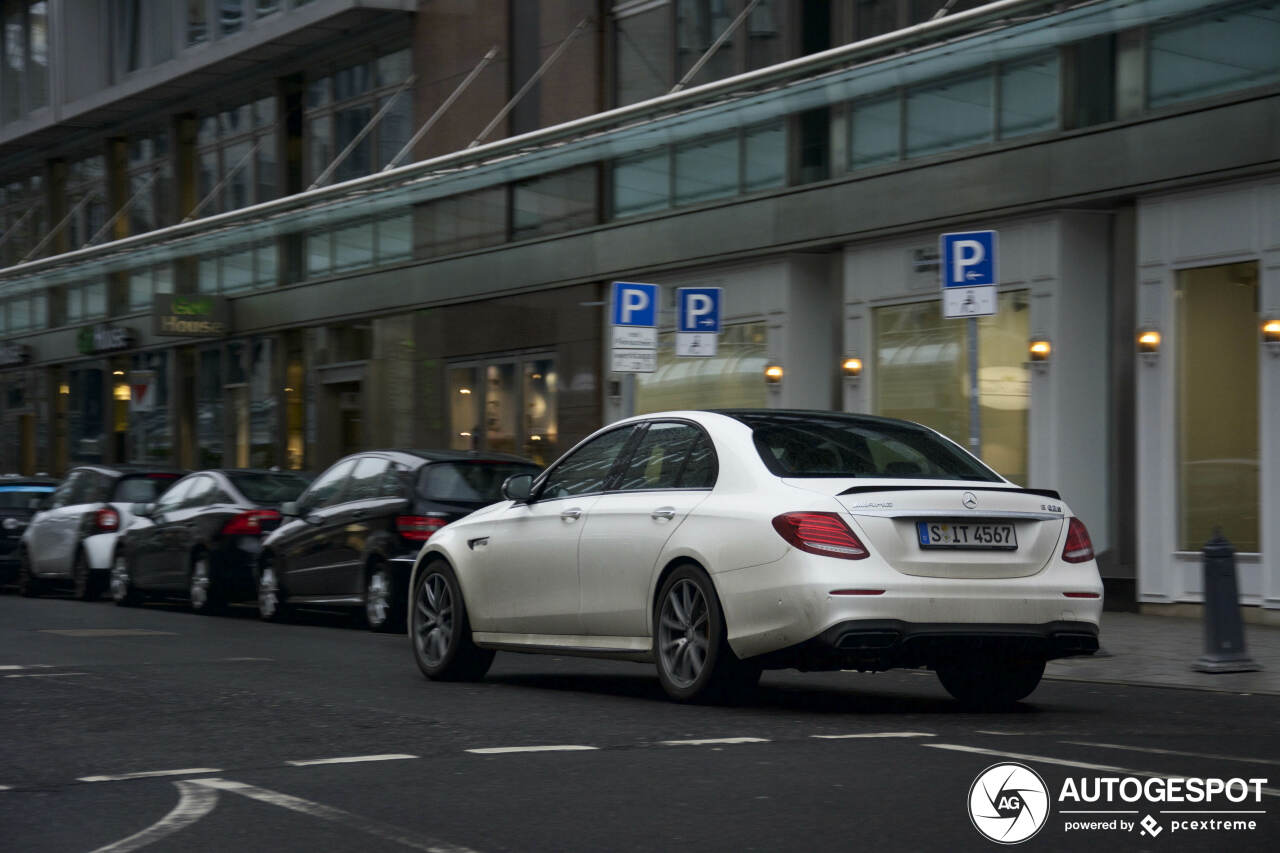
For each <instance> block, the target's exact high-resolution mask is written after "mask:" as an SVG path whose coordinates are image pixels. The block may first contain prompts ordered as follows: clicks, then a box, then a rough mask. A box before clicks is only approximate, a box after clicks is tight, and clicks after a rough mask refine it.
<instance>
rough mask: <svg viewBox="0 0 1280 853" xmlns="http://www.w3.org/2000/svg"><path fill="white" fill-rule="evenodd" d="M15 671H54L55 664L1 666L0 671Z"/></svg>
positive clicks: (8, 664)
mask: <svg viewBox="0 0 1280 853" xmlns="http://www.w3.org/2000/svg"><path fill="white" fill-rule="evenodd" d="M13 669H53V664H51V663H26V664H17V663H6V664H0V670H6V671H7V670H13Z"/></svg>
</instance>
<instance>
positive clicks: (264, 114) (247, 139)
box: [196, 98, 279, 216]
mask: <svg viewBox="0 0 1280 853" xmlns="http://www.w3.org/2000/svg"><path fill="white" fill-rule="evenodd" d="M277 124H278V122H277V120H276V102H275V99H274V98H261V99H259V100H256V101H252V102H250V103H245V104H241V105H239V106H237V107H233V108H232V109H229V110H223V111H222V112H220V113H218V114H217V115H216V116H213V115H211V116H206V117H204V118H202V119H201V120H200V125H199V129H198V131H197V135H196V145H197V148H198V151H197V155H196V157H197V171H198V184H199V188H200V200H201V201H204V200H205V199H206V198H209V196H210V194H212V193H213V191H214V188H215V187H217V186H218V183H219V181H221V182H222V188H221V189H220V190H219V191H218V192H217V194H216V195H215V196H214V197H213V198H210V199H209V201H207V202H205V205H204V207H203V208H201V210H200V214H201V215H202V216H211V215H213V214H215V213H221V212H223V211H227V210H238V209H240V208H242V207H248V206H250V205H253V204H260V203H261V202H264V201H270V200H271V199H273V198H275V197H276V196H277V195H278V186H279V181H278V176H277V169H278V167H277V159H276V141H277V140H276V134H277Z"/></svg>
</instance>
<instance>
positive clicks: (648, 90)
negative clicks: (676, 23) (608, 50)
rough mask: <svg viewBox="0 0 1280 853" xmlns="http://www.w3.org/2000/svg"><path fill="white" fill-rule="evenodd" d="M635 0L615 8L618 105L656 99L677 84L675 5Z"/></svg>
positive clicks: (614, 30)
mask: <svg viewBox="0 0 1280 853" xmlns="http://www.w3.org/2000/svg"><path fill="white" fill-rule="evenodd" d="M636 6H637V4H635V3H631V4H629V6H626V7H623V6H622V5H621V4H619V8H617V9H615V11H614V29H613V32H614V55H615V57H616V60H615V61H616V63H617V67H616V74H617V81H618V82H617V100H618V106H626V105H627V104H634V103H636V102H637V101H645V100H648V99H649V98H655V97H657V96H658V95H662V94H666V92H667V91H668V90H669V89H670V88H671V87H672V86H673V85H675V81H674V80H672V79H671V74H672V63H671V6H670V5H669V4H668V3H665V2H664V3H659V4H657V5H654V4H649V3H645V4H641V5H640V7H639V9H638V10H637V11H635V12H630V11H629V9H630V8H634V7H636Z"/></svg>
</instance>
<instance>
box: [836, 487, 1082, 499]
mask: <svg viewBox="0 0 1280 853" xmlns="http://www.w3.org/2000/svg"><path fill="white" fill-rule="evenodd" d="M956 489H963V490H964V491H966V492H983V491H985V492H1014V493H1016V494H1020V495H1039V496H1040V497H1042V498H1053V499H1054V500H1055V501H1060V500H1062V495H1060V494H1058V493H1057V492H1055V491H1054V490H1053V489H1019V488H1012V489H1006V488H1002V487H999V486H959V485H957V486H851V487H849V488H847V489H845V490H844V491H843V492H840V493H839V494H841V495H861V494H867V493H870V492H941V491H947V492H952V491H955V490H956Z"/></svg>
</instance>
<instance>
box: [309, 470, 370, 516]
mask: <svg viewBox="0 0 1280 853" xmlns="http://www.w3.org/2000/svg"><path fill="white" fill-rule="evenodd" d="M355 464H356V463H355V460H354V459H348V460H346V461H344V462H339V463H338V464H337V465H334V466H333V467H332V468H330V469H329V470H328V471H325V472H324V473H323V474H321V475H320V476H319V477H317V478H316V481H315V482H314V483H312V484H311V488H309V489H307V493H306V494H304V495H303V496H302V498H301V499H299V501H298V506H299V508H300V509H301V510H302V511H304V512H311V511H312V510H317V509H320V508H321V507H326V506H332V505H333V504H335V503H337V502H338V501H339V500H341V498H342V487H343V485H344V484H345V483H346V482H347V475H348V474H350V473H351V469H352V468H354V467H355Z"/></svg>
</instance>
